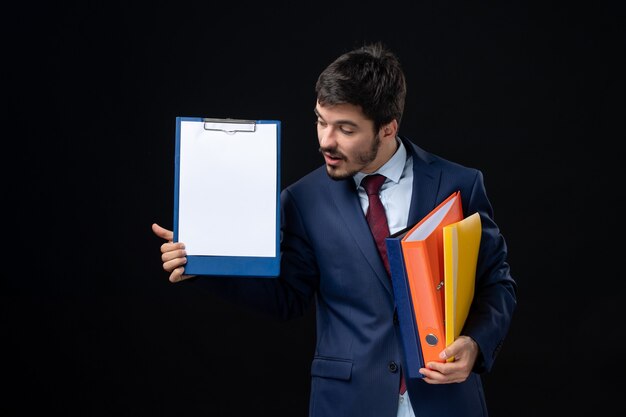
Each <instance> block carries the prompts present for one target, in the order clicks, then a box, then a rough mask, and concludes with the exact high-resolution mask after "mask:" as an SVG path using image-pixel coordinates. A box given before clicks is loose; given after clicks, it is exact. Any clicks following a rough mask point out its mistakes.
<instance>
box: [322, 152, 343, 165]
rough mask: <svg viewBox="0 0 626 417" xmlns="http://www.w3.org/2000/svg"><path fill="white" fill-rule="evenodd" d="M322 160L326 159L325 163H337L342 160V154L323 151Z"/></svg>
mask: <svg viewBox="0 0 626 417" xmlns="http://www.w3.org/2000/svg"><path fill="white" fill-rule="evenodd" d="M324 160H325V161H326V164H327V165H337V164H338V163H340V162H341V161H343V156H342V155H336V154H331V153H328V152H324Z"/></svg>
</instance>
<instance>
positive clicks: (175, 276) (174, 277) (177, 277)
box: [170, 266, 195, 282]
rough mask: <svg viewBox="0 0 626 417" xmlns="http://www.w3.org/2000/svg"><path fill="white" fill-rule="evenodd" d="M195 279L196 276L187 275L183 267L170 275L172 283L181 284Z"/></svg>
mask: <svg viewBox="0 0 626 417" xmlns="http://www.w3.org/2000/svg"><path fill="white" fill-rule="evenodd" d="M193 277H195V275H186V274H185V268H184V267H182V266H181V267H180V268H176V269H175V270H174V271H172V273H171V274H170V282H180V281H184V280H186V279H189V278H193Z"/></svg>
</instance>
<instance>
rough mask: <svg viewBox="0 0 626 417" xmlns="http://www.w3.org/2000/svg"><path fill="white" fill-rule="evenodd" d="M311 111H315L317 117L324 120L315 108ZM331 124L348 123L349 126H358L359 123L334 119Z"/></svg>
mask: <svg viewBox="0 0 626 417" xmlns="http://www.w3.org/2000/svg"><path fill="white" fill-rule="evenodd" d="M313 112H314V113H315V115H316V116H317V117H319V118H320V119H322V120H324V118H323V117H322V116H321V115H320V113H319V112H318V111H317V109H313ZM333 124H335V125H349V126H353V127H359V125H357V124H356V123H354V122H353V121H352V120H336V121H335V123H333Z"/></svg>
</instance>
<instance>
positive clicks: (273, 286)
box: [190, 190, 319, 320]
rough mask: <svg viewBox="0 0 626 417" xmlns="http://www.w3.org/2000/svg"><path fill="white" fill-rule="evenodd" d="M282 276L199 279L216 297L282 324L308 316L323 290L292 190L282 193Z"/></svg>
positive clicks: (200, 284) (198, 281)
mask: <svg viewBox="0 0 626 417" xmlns="http://www.w3.org/2000/svg"><path fill="white" fill-rule="evenodd" d="M280 240H281V241H280V252H281V253H280V276H279V277H278V278H256V277H252V278H251V277H215V276H208V277H197V278H195V279H192V280H190V282H191V283H192V284H193V285H197V286H200V287H202V288H203V289H205V290H208V291H209V292H211V293H212V294H215V295H217V296H219V297H221V298H223V299H226V300H229V301H231V302H234V303H237V304H242V305H243V306H245V307H247V308H250V309H252V310H255V311H259V312H261V313H266V314H268V315H271V316H274V317H276V318H278V319H281V320H289V319H292V318H295V317H300V316H302V315H304V314H305V312H306V311H307V309H308V308H309V306H310V304H311V301H312V300H313V294H314V293H315V291H316V290H317V288H318V286H319V269H318V267H317V262H316V259H315V254H314V252H313V250H312V249H311V246H310V244H309V240H308V237H307V233H306V228H305V223H304V222H303V219H302V215H301V212H300V210H299V209H298V207H297V204H296V201H295V199H294V198H293V197H292V196H291V194H290V193H289V191H288V190H284V191H283V192H282V193H281V229H280Z"/></svg>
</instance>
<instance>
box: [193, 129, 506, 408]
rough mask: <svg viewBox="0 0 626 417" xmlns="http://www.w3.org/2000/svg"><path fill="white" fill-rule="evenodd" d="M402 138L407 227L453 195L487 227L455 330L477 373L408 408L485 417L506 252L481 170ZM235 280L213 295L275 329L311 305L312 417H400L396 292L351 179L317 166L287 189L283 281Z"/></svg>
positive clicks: (416, 396)
mask: <svg viewBox="0 0 626 417" xmlns="http://www.w3.org/2000/svg"><path fill="white" fill-rule="evenodd" d="M402 140H403V142H404V144H405V146H406V148H407V154H408V155H410V156H411V157H412V158H413V194H412V199H411V206H410V211H409V219H408V223H407V224H408V225H411V224H415V223H417V222H418V221H419V220H420V219H421V218H422V217H423V216H425V215H426V214H428V213H429V212H430V211H431V210H432V209H433V208H434V207H436V206H437V204H439V203H440V202H441V201H443V200H444V199H445V198H446V197H448V196H449V195H450V194H451V193H452V192H454V191H456V190H460V192H461V198H462V205H463V212H464V213H474V212H479V213H480V216H481V222H482V227H483V232H482V237H481V248H480V255H479V259H478V265H477V271H476V286H475V296H474V303H473V306H472V309H471V311H470V313H469V316H468V318H467V320H466V324H465V327H464V329H463V332H462V333H463V334H465V335H468V336H470V337H472V338H473V339H474V340H475V341H476V342H477V343H478V345H479V347H480V352H481V354H480V355H479V358H478V361H477V363H476V366H475V372H473V373H472V374H471V375H470V377H469V378H468V379H467V380H466V381H465V382H463V383H456V384H444V385H429V384H427V383H425V382H423V381H422V380H409V381H407V389H408V391H409V395H410V398H411V403H412V406H413V409H414V411H415V414H416V416H419V417H430V416H433V417H435V416H436V417H440V416H487V407H486V404H485V397H484V393H483V388H482V384H481V379H480V375H479V374H480V373H481V372H485V371H488V370H490V369H491V367H492V365H493V362H494V360H495V358H496V355H497V353H498V350H499V349H500V347H501V345H502V341H503V340H504V338H505V335H506V334H507V332H508V329H509V325H510V322H511V318H512V314H513V311H514V309H515V305H516V285H515V282H514V280H513V279H512V277H511V275H510V270H509V265H508V264H507V261H506V257H507V247H506V244H505V241H504V238H503V237H502V236H501V234H500V231H499V229H498V226H497V225H496V223H495V222H494V221H493V212H492V207H491V204H490V202H489V200H488V198H487V195H486V191H485V187H484V183H483V176H482V174H481V172H480V171H478V170H476V169H472V168H468V167H464V166H461V165H459V164H456V163H453V162H450V161H447V160H445V159H442V158H440V157H438V156H436V155H433V154H430V153H427V152H425V151H424V150H422V149H421V148H419V147H418V146H416V145H415V144H413V143H412V142H411V141H410V140H408V139H406V138H402ZM203 281H210V280H203ZM234 281H237V280H229V281H228V282H226V283H225V282H224V281H222V284H219V285H222V288H221V289H220V292H222V293H223V294H225V295H228V296H229V297H230V298H232V299H235V300H238V301H240V302H245V303H247V304H248V305H252V306H253V307H256V308H258V309H261V310H263V311H266V312H271V313H273V314H275V315H277V316H279V317H281V318H283V319H289V318H292V317H296V316H299V315H302V314H303V313H304V312H305V311H306V310H307V309H308V308H309V306H310V303H311V302H312V301H313V300H314V301H315V303H316V305H315V308H316V329H317V338H316V346H315V354H314V357H313V360H312V363H311V378H312V379H311V394H310V406H309V415H310V417H338V416H346V417H357V416H358V417H367V416H371V417H395V416H396V414H397V407H398V387H399V378H400V369H399V368H400V367H401V366H402V362H403V355H402V352H401V344H400V339H399V337H400V336H399V327H398V322H397V318H396V319H395V320H394V310H395V308H394V298H393V290H392V288H391V280H390V278H389V276H388V274H387V272H386V270H385V267H384V265H383V262H382V260H381V258H380V255H379V254H378V251H377V249H376V244H375V242H374V238H373V237H372V234H371V232H370V229H369V227H368V224H367V221H366V220H365V216H364V214H363V211H362V209H361V206H360V203H359V199H358V195H357V191H356V187H355V184H354V181H353V179H352V178H348V179H346V180H340V181H336V180H332V179H330V178H329V177H328V175H327V173H326V168H325V166H321V167H319V168H318V169H316V170H314V171H313V172H311V173H309V174H308V175H306V176H304V177H303V178H302V179H300V180H299V181H297V182H296V183H294V184H292V185H291V186H289V187H287V188H286V189H284V190H283V191H282V193H281V273H280V277H279V278H278V279H267V278H264V279H258V280H253V281H252V282H251V281H250V280H246V283H245V285H237V283H235V282H234Z"/></svg>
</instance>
